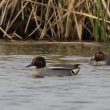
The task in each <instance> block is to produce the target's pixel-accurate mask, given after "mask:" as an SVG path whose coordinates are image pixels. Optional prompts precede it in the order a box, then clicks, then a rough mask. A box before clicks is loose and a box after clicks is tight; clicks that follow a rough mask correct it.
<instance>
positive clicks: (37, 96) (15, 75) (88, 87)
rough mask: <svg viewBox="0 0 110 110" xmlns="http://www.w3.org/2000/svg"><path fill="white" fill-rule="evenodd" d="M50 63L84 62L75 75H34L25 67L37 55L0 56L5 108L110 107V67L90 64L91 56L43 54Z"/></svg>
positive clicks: (1, 104)
mask: <svg viewBox="0 0 110 110" xmlns="http://www.w3.org/2000/svg"><path fill="white" fill-rule="evenodd" d="M43 56H44V57H46V59H47V63H48V64H47V65H49V66H51V64H53V63H56V62H57V63H62V62H63V63H72V62H77V61H78V62H79V63H81V64H82V65H81V70H80V72H79V74H78V75H77V76H73V77H52V78H51V77H45V78H40V79H34V78H32V76H31V74H32V69H31V68H25V66H26V65H27V64H29V63H30V62H31V59H32V58H33V57H34V55H1V56H0V65H1V66H0V107H2V110H15V109H16V110H35V109H38V110H49V109H50V110H51V109H52V110H56V109H57V110H73V109H75V110H105V109H106V110H107V109H108V110H109V109H110V104H109V102H110V86H109V85H110V72H109V71H110V68H109V66H106V67H105V66H91V65H89V64H88V63H87V61H88V59H89V58H88V57H81V56H79V57H76V56H63V55H46V54H45V55H43Z"/></svg>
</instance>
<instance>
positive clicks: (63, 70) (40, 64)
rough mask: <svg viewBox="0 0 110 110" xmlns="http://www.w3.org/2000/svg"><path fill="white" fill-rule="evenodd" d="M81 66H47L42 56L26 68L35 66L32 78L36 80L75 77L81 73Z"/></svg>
mask: <svg viewBox="0 0 110 110" xmlns="http://www.w3.org/2000/svg"><path fill="white" fill-rule="evenodd" d="M80 65H81V64H73V65H71V64H68V65H67V64H58V65H54V66H53V67H47V66H46V60H45V58H44V57H42V56H37V57H35V58H34V59H33V60H32V62H31V63H30V64H29V65H27V66H26V67H31V66H35V67H36V68H35V69H34V71H33V73H32V76H34V77H36V78H43V77H45V76H49V77H51V76H59V77H63V76H74V75H77V74H78V72H79V71H80Z"/></svg>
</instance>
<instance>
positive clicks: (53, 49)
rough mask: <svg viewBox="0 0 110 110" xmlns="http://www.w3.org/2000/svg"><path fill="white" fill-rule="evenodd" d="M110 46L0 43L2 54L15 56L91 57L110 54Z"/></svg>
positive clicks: (90, 43) (29, 42) (76, 43)
mask: <svg viewBox="0 0 110 110" xmlns="http://www.w3.org/2000/svg"><path fill="white" fill-rule="evenodd" d="M109 46H110V45H109V44H103V43H96V42H89V43H88V42H44V41H41V42H35V41H28V42H27V41H20V42H18V41H11V42H5V41H1V43H0V54H9V55H10V54H12V55H13V54H14V55H16V54H17V55H21V54H26V55H36V54H42V53H43V54H56V55H81V56H91V55H93V53H94V52H96V51H97V50H102V51H104V52H106V53H108V54H109V53H110V48H109Z"/></svg>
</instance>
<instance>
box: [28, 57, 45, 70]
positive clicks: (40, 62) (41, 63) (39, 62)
mask: <svg viewBox="0 0 110 110" xmlns="http://www.w3.org/2000/svg"><path fill="white" fill-rule="evenodd" d="M31 66H36V68H44V67H46V61H45V58H44V57H41V56H39V57H35V58H34V59H33V60H32V62H31V64H29V65H28V66H26V67H31Z"/></svg>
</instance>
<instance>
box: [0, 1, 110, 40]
mask: <svg viewBox="0 0 110 110" xmlns="http://www.w3.org/2000/svg"><path fill="white" fill-rule="evenodd" d="M97 1H100V4H101V7H99V6H98V5H97V2H96V1H93V0H1V1H0V37H1V38H9V39H15V38H18V39H29V38H33V39H53V40H60V41H62V40H71V41H73V40H80V41H82V39H83V38H82V36H83V34H84V32H83V30H84V29H85V30H86V31H87V32H88V33H89V35H90V38H91V37H96V35H97V34H99V35H100V33H98V31H97V32H96V33H97V34H96V33H94V32H95V31H94V27H96V28H95V29H96V30H99V29H97V28H98V26H99V25H98V26H97V25H96V24H94V20H95V21H98V23H100V25H101V23H103V29H102V30H105V31H103V32H108V33H110V28H109V27H110V26H109V24H110V21H109V18H110V12H109V8H110V2H109V1H107V2H106V1H105V0H97ZM107 4H108V5H107ZM94 7H95V8H97V9H98V7H99V8H102V11H104V12H106V15H105V16H104V15H102V14H100V15H99V16H98V14H97V13H96V12H94V10H95V8H94ZM87 18H88V19H89V20H88V21H87V22H86V23H88V22H89V25H91V26H88V25H86V23H85V21H86V19H87ZM105 24H106V26H105ZM105 28H106V29H105ZM14 37H15V38H14ZM107 38H109V37H107ZM102 40H103V39H102Z"/></svg>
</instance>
